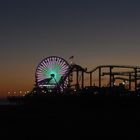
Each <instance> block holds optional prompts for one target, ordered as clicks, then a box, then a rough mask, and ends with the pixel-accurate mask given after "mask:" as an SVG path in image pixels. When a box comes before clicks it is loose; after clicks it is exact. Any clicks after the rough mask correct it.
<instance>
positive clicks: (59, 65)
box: [35, 56, 69, 90]
mask: <svg viewBox="0 0 140 140" xmlns="http://www.w3.org/2000/svg"><path fill="white" fill-rule="evenodd" d="M68 72H69V64H68V62H67V61H66V60H64V59H63V58H61V57H58V56H50V57H47V58H45V59H43V60H42V61H41V62H40V63H39V65H38V67H37V69H36V73H35V78H36V84H37V86H38V87H47V88H48V89H60V90H63V89H65V88H66V87H67V86H68V76H67V74H68Z"/></svg>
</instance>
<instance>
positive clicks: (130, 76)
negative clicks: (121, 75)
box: [129, 73, 131, 90]
mask: <svg viewBox="0 0 140 140" xmlns="http://www.w3.org/2000/svg"><path fill="white" fill-rule="evenodd" d="M129 90H131V73H129Z"/></svg>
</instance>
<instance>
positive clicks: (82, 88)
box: [82, 71, 84, 89]
mask: <svg viewBox="0 0 140 140" xmlns="http://www.w3.org/2000/svg"><path fill="white" fill-rule="evenodd" d="M83 88H84V71H82V89H83Z"/></svg>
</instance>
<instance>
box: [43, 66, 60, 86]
mask: <svg viewBox="0 0 140 140" xmlns="http://www.w3.org/2000/svg"><path fill="white" fill-rule="evenodd" d="M59 72H60V66H57V65H56V64H55V65H54V66H53V67H51V68H45V69H44V71H43V75H44V76H45V77H46V78H52V80H51V81H50V82H49V84H56V82H57V83H58V82H59V80H60V78H61V76H62V75H61V74H60V73H59ZM51 75H54V77H52V76H51Z"/></svg>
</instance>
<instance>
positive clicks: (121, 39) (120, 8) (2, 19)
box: [0, 0, 140, 96]
mask: <svg viewBox="0 0 140 140" xmlns="http://www.w3.org/2000/svg"><path fill="white" fill-rule="evenodd" d="M139 7H140V1H138V0H44V1H43V0H1V1H0V64H1V69H0V79H1V80H0V96H5V95H7V92H8V91H12V92H13V91H17V90H27V89H29V90H31V89H32V88H33V86H34V84H35V70H36V67H37V65H38V64H39V63H40V61H41V60H42V59H44V58H46V57H48V56H51V55H55V56H60V57H62V58H64V59H66V60H68V58H69V57H70V56H72V55H73V56H74V60H73V61H74V63H77V64H79V65H81V66H83V67H87V68H88V69H89V70H90V69H92V68H94V67H96V66H98V65H103V64H118V65H119V64H120V65H123V64H124V65H138V66H140V62H139V58H140V55H139V52H140V8H139Z"/></svg>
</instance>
